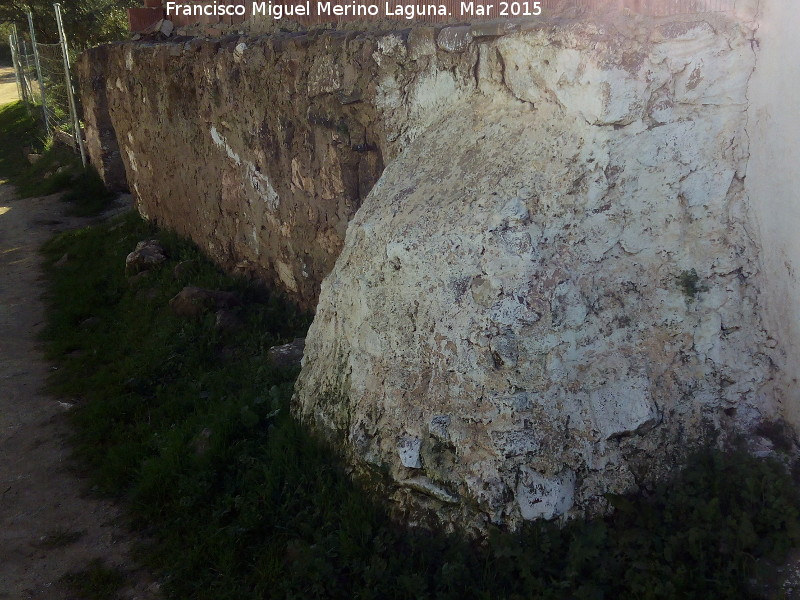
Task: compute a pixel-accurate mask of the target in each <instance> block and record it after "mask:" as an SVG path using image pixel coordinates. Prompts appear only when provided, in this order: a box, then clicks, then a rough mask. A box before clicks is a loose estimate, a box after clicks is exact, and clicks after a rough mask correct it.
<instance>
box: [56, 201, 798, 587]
mask: <svg viewBox="0 0 800 600" xmlns="http://www.w3.org/2000/svg"><path fill="white" fill-rule="evenodd" d="M152 237H157V238H159V239H160V240H161V241H162V243H163V245H164V246H165V248H166V250H167V253H168V255H169V261H168V262H167V263H166V264H164V265H162V266H161V267H159V268H158V269H156V270H155V271H153V272H152V273H151V274H150V275H148V276H146V277H144V278H143V279H141V280H137V282H136V283H135V284H133V285H132V284H130V283H129V282H128V280H127V279H126V277H125V273H124V260H125V255H126V254H127V253H128V252H129V251H130V250H132V249H133V247H134V246H135V244H136V242H138V241H140V240H143V239H149V238H152ZM44 254H45V257H46V260H47V264H48V267H47V270H48V274H49V278H50V291H49V294H48V301H49V305H50V308H49V315H48V326H47V329H46V332H45V337H46V340H47V348H48V355H49V357H50V358H51V359H53V360H55V361H58V364H59V365H60V367H59V369H58V370H57V371H55V372H54V375H53V378H52V380H51V382H50V385H51V388H52V390H53V391H54V392H56V393H58V394H61V395H65V396H69V397H71V398H78V399H80V400H79V402H78V405H77V406H76V408H75V409H74V410H73V413H72V414H73V419H74V423H75V426H76V431H77V433H76V439H75V443H76V448H77V453H78V454H79V456H80V457H82V458H83V460H84V461H85V462H86V464H88V465H89V467H90V469H91V472H92V476H93V478H94V482H95V484H96V485H97V487H98V488H99V489H100V490H101V491H103V492H105V493H107V494H111V495H114V496H117V497H119V498H122V499H124V500H125V501H126V502H127V505H128V506H129V507H130V514H131V516H132V519H133V522H134V524H135V525H136V526H137V527H139V528H141V529H143V530H144V531H145V533H146V534H147V536H148V537H149V538H151V539H153V540H154V541H153V543H152V544H151V545H150V546H148V547H147V548H146V549H145V557H146V560H147V562H148V563H149V564H150V565H151V566H152V567H154V568H156V569H157V570H158V571H159V572H160V574H161V577H162V579H163V581H164V590H165V593H166V594H167V597H170V598H176V599H181V600H188V599H198V600H200V599H208V600H226V599H228V600H232V599H248V598H252V599H257V598H286V599H294V598H297V599H300V598H303V599H305V598H332V599H339V598H341V599H348V600H349V599H368V598H374V599H402V598H407V599H414V600H417V599H425V598H430V599H434V598H435V599H458V600H464V599H471V598H475V599H481V600H488V599H509V600H516V599H519V600H522V599H530V598H537V599H539V598H541V599H597V598H607V599H615V598H640V599H653V600H655V599H673V598H674V599H678V598H680V599H684V598H715V599H718V598H748V597H752V596H753V594H752V593H751V592H750V591H749V590H750V589H751V588H750V587H749V580H750V577H751V576H752V574H753V573H754V568H755V565H756V563H757V561H759V560H765V559H772V560H778V559H780V557H781V556H782V554H783V553H784V552H785V551H786V549H788V548H789V547H791V546H794V545H796V544H797V543H798V542H799V541H800V530H799V525H798V524H799V523H800V518H799V517H798V501H797V493H796V491H795V489H794V487H793V485H792V483H791V480H790V479H789V478H788V477H787V475H786V474H785V472H784V470H783V468H782V467H781V466H780V465H778V464H777V463H774V462H770V461H764V460H759V459H755V458H752V457H750V456H747V455H745V454H743V453H739V454H722V453H720V452H716V451H710V450H709V451H705V452H701V453H699V454H697V455H696V456H694V457H693V458H692V459H690V460H689V466H688V467H687V468H686V469H685V470H684V471H683V472H682V473H681V474H680V475H677V476H676V478H675V479H674V480H673V481H671V482H668V483H665V484H663V485H661V486H659V487H657V488H656V489H654V490H651V491H650V493H649V495H648V496H646V497H645V496H636V497H623V496H611V497H609V501H610V502H611V503H612V504H613V505H614V506H615V507H616V510H615V513H614V514H613V515H612V516H611V517H608V518H606V519H597V520H594V521H583V520H577V521H573V522H571V523H569V524H568V525H567V526H565V527H563V528H559V527H557V526H555V525H552V524H548V523H535V524H531V525H529V526H527V527H525V528H524V529H523V530H522V531H519V532H517V533H514V534H510V533H504V532H502V531H493V532H491V535H490V537H489V539H488V540H487V541H486V542H485V543H481V544H479V543H476V542H474V541H470V540H467V539H465V538H463V537H460V536H457V535H446V534H444V533H441V532H435V531H434V532H431V531H426V530H425V531H424V530H419V529H414V528H408V527H404V526H401V525H398V524H396V523H394V522H392V521H391V520H390V519H389V517H388V515H387V512H386V510H385V507H384V505H383V504H382V503H381V502H380V501H379V500H378V499H376V498H375V497H374V495H373V494H372V493H370V492H369V489H368V488H369V486H368V485H367V484H366V483H365V482H360V481H355V482H353V481H352V480H351V478H350V477H349V475H348V472H347V470H346V469H345V467H344V466H343V465H342V463H341V462H340V460H339V459H338V458H337V454H336V452H335V451H333V450H332V449H331V448H330V447H328V446H327V445H326V444H324V443H323V442H322V441H320V440H318V439H316V438H315V437H313V436H310V435H309V434H308V433H307V432H306V431H305V430H304V429H303V428H302V427H301V426H300V425H299V424H298V423H297V422H296V421H295V420H294V419H293V418H292V416H291V414H290V411H289V400H290V396H291V393H292V386H293V381H294V378H295V376H296V372H295V371H287V370H279V369H276V368H274V367H272V366H270V365H269V364H268V362H267V360H266V351H267V349H268V348H269V347H270V346H272V345H274V344H278V343H283V342H285V341H288V340H290V339H292V338H293V337H295V336H297V335H302V333H303V331H304V330H305V328H306V327H307V325H308V322H309V321H308V318H307V317H306V316H304V315H301V314H299V313H297V312H296V311H294V310H292V309H291V307H290V306H288V305H287V304H285V303H284V302H282V301H281V300H280V299H279V298H277V297H276V296H275V295H274V294H271V293H269V292H268V291H265V290H264V289H262V288H260V287H258V286H256V285H254V284H252V283H248V282H247V281H243V280H238V279H232V278H230V277H228V276H226V275H224V274H222V273H221V272H220V271H219V270H217V269H216V268H215V267H214V266H213V265H211V264H210V263H209V262H208V261H207V260H206V259H205V258H204V257H203V256H202V255H201V254H200V253H199V251H198V250H197V249H196V248H195V247H194V246H192V245H191V244H188V243H187V242H185V241H183V240H181V239H180V238H178V237H177V236H175V235H173V234H170V233H166V232H161V231H157V230H155V229H153V228H152V227H151V226H149V225H148V224H146V223H144V222H142V221H141V220H140V219H139V218H138V217H136V216H133V215H129V216H126V217H124V218H122V219H120V220H117V221H114V222H112V223H109V224H106V225H102V226H98V227H94V228H89V229H83V230H79V231H74V232H70V233H66V234H63V235H61V236H59V237H56V238H55V239H53V240H52V241H50V242H49V243H48V244H47V245H46V246H45V248H44ZM64 257H66V258H64ZM62 259H63V260H62ZM186 260H190V261H192V262H191V263H186V264H189V265H191V268H188V269H181V270H179V274H178V276H177V277H176V275H175V272H174V266H175V265H176V264H178V263H179V262H181V261H186ZM188 284H192V285H199V286H203V287H209V288H215V289H223V290H230V291H235V292H236V293H237V294H239V296H240V297H241V298H242V299H243V301H244V302H243V305H242V307H240V309H239V310H240V313H239V317H240V318H241V319H242V320H243V321H244V323H245V326H244V327H242V328H241V329H240V330H239V331H238V332H236V333H223V332H220V331H218V330H217V329H216V328H215V326H214V319H213V315H209V316H208V317H207V318H204V319H198V320H185V319H179V318H178V317H176V316H174V315H173V314H172V313H171V311H170V309H169V307H168V300H169V298H170V297H172V296H173V295H174V294H176V293H177V292H178V291H179V290H180V289H181V288H182V286H184V285H188Z"/></svg>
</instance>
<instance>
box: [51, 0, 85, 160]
mask: <svg viewBox="0 0 800 600" xmlns="http://www.w3.org/2000/svg"><path fill="white" fill-rule="evenodd" d="M53 8H54V9H55V11H56V24H57V25H58V39H59V40H61V54H62V56H63V57H64V78H65V83H66V85H67V98H68V99H69V112H70V116H71V117H72V126H73V129H74V137H75V143H76V144H77V146H78V149H79V150H80V152H81V162H82V163H83V167H84V168H86V149H85V148H84V147H83V135H82V134H81V123H80V121H79V120H78V110H77V107H76V105H75V93H74V91H73V89H72V77H71V76H70V70H69V66H70V65H69V48H68V47H67V35H66V34H65V33H64V23H63V22H62V21H61V5H60V4H58V3H55V4H53Z"/></svg>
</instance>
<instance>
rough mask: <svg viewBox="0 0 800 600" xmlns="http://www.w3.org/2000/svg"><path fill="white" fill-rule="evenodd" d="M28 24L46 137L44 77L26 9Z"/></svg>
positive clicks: (47, 128) (48, 129) (31, 19)
mask: <svg viewBox="0 0 800 600" xmlns="http://www.w3.org/2000/svg"><path fill="white" fill-rule="evenodd" d="M28 26H29V27H30V30H31V46H33V59H34V61H35V62H36V74H37V76H38V77H39V90H40V91H41V93H42V113H43V114H44V128H45V131H46V132H47V137H50V122H49V121H48V119H47V94H46V93H45V87H44V79H43V78H42V65H41V63H40V62H39V50H38V49H37V48H36V32H35V31H34V29H33V12H31V11H28Z"/></svg>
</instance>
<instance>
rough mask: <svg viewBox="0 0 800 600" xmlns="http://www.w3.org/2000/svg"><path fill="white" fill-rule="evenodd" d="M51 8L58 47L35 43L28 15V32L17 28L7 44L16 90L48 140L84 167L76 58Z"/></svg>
mask: <svg viewBox="0 0 800 600" xmlns="http://www.w3.org/2000/svg"><path fill="white" fill-rule="evenodd" d="M53 8H54V13H55V21H56V25H57V27H58V33H59V38H60V43H58V44H41V43H37V42H36V31H35V29H34V26H33V16H32V15H31V13H28V32H26V33H23V34H22V35H20V34H19V32H18V31H17V28H16V26H15V27H13V29H12V34H11V35H10V36H9V40H8V41H9V46H10V47H11V58H12V61H13V62H14V70H15V73H16V77H17V89H18V91H19V95H20V98H22V100H23V101H24V102H25V104H26V105H27V106H28V109H29V110H30V111H31V113H32V114H34V115H38V116H39V118H41V120H42V123H43V125H44V129H45V131H46V133H47V136H48V138H51V139H56V140H58V141H60V142H63V143H66V144H68V145H70V146H72V147H73V149H74V150H75V151H76V152H79V153H80V155H81V159H82V160H83V164H84V166H85V165H86V153H85V149H84V143H83V132H82V130H81V126H80V112H79V105H78V100H77V98H76V95H75V83H74V80H73V73H72V69H71V65H72V64H73V63H74V59H75V57H76V54H75V53H74V52H72V51H70V49H69V46H68V44H67V40H66V35H65V34H64V28H63V25H62V21H61V7H60V5H59V4H54V5H53Z"/></svg>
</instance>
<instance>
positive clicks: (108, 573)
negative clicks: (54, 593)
mask: <svg viewBox="0 0 800 600" xmlns="http://www.w3.org/2000/svg"><path fill="white" fill-rule="evenodd" d="M62 581H63V582H64V583H65V584H66V585H67V587H68V588H69V589H70V591H71V592H72V593H73V594H75V595H77V596H78V597H80V598H81V600H112V599H113V598H116V597H117V591H118V590H119V589H120V588H122V586H123V585H125V575H124V574H123V573H122V571H121V570H120V569H116V568H113V567H107V566H106V565H105V564H104V563H103V561H102V560H100V559H99V558H96V559H94V560H92V561H91V562H90V563H89V565H88V566H87V567H86V569H83V570H81V571H75V572H72V573H68V574H67V575H65V576H64V577H63V578H62Z"/></svg>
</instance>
